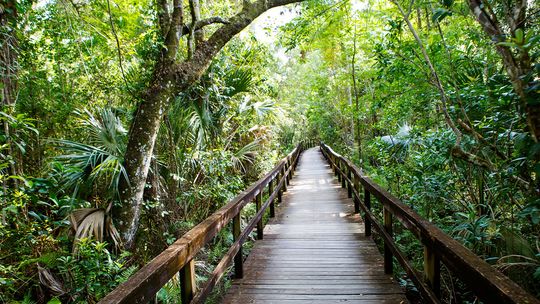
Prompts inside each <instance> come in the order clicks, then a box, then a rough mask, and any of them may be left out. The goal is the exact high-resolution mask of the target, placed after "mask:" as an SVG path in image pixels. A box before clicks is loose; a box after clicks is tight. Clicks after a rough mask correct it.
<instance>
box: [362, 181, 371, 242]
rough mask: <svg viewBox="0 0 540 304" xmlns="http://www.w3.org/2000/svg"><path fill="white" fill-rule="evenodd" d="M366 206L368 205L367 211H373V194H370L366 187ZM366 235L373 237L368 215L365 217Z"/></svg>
mask: <svg viewBox="0 0 540 304" xmlns="http://www.w3.org/2000/svg"><path fill="white" fill-rule="evenodd" d="M364 204H365V205H366V209H367V210H369V211H371V193H369V191H368V189H366V188H365V187H364ZM364 233H365V235H366V236H370V235H371V220H370V218H369V216H368V215H367V213H366V214H365V216H364Z"/></svg>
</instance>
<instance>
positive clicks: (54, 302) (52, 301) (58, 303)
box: [47, 298, 62, 304]
mask: <svg viewBox="0 0 540 304" xmlns="http://www.w3.org/2000/svg"><path fill="white" fill-rule="evenodd" d="M47 304H62V301H60V300H59V299H58V298H52V299H50V300H49V302H47Z"/></svg>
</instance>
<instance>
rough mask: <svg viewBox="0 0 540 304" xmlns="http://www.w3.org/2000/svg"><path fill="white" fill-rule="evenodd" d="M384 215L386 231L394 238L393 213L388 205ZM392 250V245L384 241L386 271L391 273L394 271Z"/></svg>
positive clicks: (384, 209)
mask: <svg viewBox="0 0 540 304" xmlns="http://www.w3.org/2000/svg"><path fill="white" fill-rule="evenodd" d="M383 217H384V231H386V233H388V234H389V235H390V237H391V238H394V233H393V228H392V213H390V211H389V210H388V209H386V207H383ZM392 260H393V256H392V251H390V245H389V244H387V242H386V241H385V242H384V273H386V274H391V273H392V272H393V265H392Z"/></svg>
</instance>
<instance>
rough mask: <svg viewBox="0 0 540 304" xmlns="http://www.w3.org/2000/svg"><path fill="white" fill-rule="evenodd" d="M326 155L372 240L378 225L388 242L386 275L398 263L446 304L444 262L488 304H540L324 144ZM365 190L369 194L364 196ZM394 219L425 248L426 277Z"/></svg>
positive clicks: (425, 293) (430, 298)
mask: <svg viewBox="0 0 540 304" xmlns="http://www.w3.org/2000/svg"><path fill="white" fill-rule="evenodd" d="M321 151H322V153H323V155H324V157H325V158H326V159H327V160H328V162H329V163H330V166H331V167H332V169H333V170H334V172H335V174H336V175H337V177H338V180H339V181H340V182H341V185H342V187H343V188H347V190H348V195H349V197H352V198H353V201H354V209H355V212H356V213H358V212H359V211H360V209H362V211H363V214H364V225H365V227H364V228H365V234H366V236H369V235H371V228H372V226H373V228H375V230H376V231H377V233H378V234H379V235H380V236H381V238H382V239H383V241H384V270H385V272H386V273H388V274H390V273H392V271H393V264H392V263H393V259H394V258H395V259H396V260H397V261H398V262H399V263H400V264H401V266H402V267H403V269H404V270H405V271H406V272H407V275H408V277H409V278H410V279H411V280H412V282H413V283H414V284H415V286H416V287H417V288H418V290H419V291H420V292H421V294H422V297H423V298H424V299H425V300H426V301H427V302H428V303H439V302H440V301H439V298H440V287H441V285H440V284H441V283H440V282H441V279H440V273H441V272H440V269H441V262H442V263H444V265H445V266H446V268H447V269H448V270H450V271H451V272H452V273H453V274H454V275H456V276H457V277H458V278H459V279H460V280H461V281H462V282H464V283H465V284H466V285H467V286H468V288H470V289H471V290H472V291H473V292H475V294H476V295H477V296H478V297H480V298H481V299H482V300H483V301H485V302H486V303H521V304H522V303H540V301H538V299H536V298H535V297H533V296H532V295H530V294H529V293H527V292H526V291H525V290H523V289H522V288H521V287H519V286H518V285H517V284H516V283H514V282H513V281H512V280H510V279H509V278H508V277H506V276H505V275H504V274H502V273H501V272H499V271H497V270H496V269H494V268H493V267H491V266H490V265H489V264H488V263H486V262H485V261H484V260H482V259H481V258H479V257H478V256H477V255H476V254H474V253H473V252H471V251H470V250H468V249H467V248H465V247H464V246H463V245H461V244H460V243H459V242H457V241H456V240H454V239H453V238H452V237H450V236H449V235H447V234H445V233H444V232H443V231H442V230H440V229H439V228H438V227H436V226H435V225H433V224H432V223H431V222H429V221H428V220H426V219H424V218H422V217H420V216H419V215H418V214H417V213H416V212H415V211H413V210H412V209H411V208H410V207H409V206H407V205H405V204H404V203H402V202H401V201H400V200H399V199H397V198H395V197H394V196H392V195H391V194H390V193H388V192H387V191H385V190H384V189H382V188H381V187H380V186H379V185H377V184H376V183H374V182H373V181H372V180H371V179H369V178H368V177H367V176H365V175H364V174H363V173H362V170H360V169H359V168H358V167H357V166H355V165H354V164H353V163H352V162H351V161H349V160H348V159H346V158H344V157H343V156H341V155H339V154H337V153H336V152H334V151H333V150H332V149H331V148H330V147H328V146H327V145H325V144H323V143H321ZM361 188H363V192H364V195H363V197H362V196H361V193H362V190H361ZM372 197H375V198H376V199H377V200H378V201H379V202H380V204H382V208H383V216H382V218H383V221H382V223H381V222H380V221H379V220H378V219H377V217H375V215H374V213H373V211H372ZM393 218H396V219H397V220H398V221H399V222H400V223H401V224H402V225H403V226H404V227H405V229H407V230H409V231H410V232H412V234H413V235H414V236H415V237H416V238H417V239H418V240H419V241H420V242H421V243H422V245H423V247H424V271H423V274H420V273H418V272H417V271H416V270H415V269H414V268H413V266H412V265H411V264H410V262H409V261H408V260H407V259H406V257H405V255H404V254H403V252H401V250H400V249H399V248H398V246H397V245H396V242H395V241H394V236H393V226H394V224H395V223H394V221H393Z"/></svg>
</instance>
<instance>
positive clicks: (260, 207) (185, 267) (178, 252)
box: [99, 140, 315, 304]
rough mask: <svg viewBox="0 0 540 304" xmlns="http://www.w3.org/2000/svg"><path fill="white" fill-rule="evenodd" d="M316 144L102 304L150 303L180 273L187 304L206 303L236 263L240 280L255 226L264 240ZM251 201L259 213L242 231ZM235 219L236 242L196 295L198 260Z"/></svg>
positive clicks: (309, 142) (280, 165)
mask: <svg viewBox="0 0 540 304" xmlns="http://www.w3.org/2000/svg"><path fill="white" fill-rule="evenodd" d="M314 143H315V142H314V141H312V140H305V141H303V142H301V143H300V144H298V145H297V146H296V148H294V149H293V151H292V152H291V153H289V154H288V155H287V156H286V157H284V158H283V159H282V160H281V161H279V162H278V164H277V165H276V166H275V167H274V169H272V170H271V171H270V172H269V173H267V174H266V175H265V176H264V177H262V178H261V179H259V180H258V181H257V182H255V183H253V184H252V185H251V186H249V187H248V188H247V189H246V190H244V191H243V192H242V193H240V194H239V195H237V196H236V197H235V198H234V199H232V200H231V201H230V202H229V203H228V204H227V205H225V206H223V207H222V208H220V209H219V210H218V211H216V212H215V213H213V214H212V215H210V216H209V217H208V218H207V219H205V220H204V221H202V222H201V223H200V224H198V225H197V226H195V227H194V228H193V229H191V230H190V231H188V232H187V233H186V234H184V235H183V236H182V237H181V238H180V239H178V240H177V241H176V242H174V243H173V244H172V245H171V246H169V247H168V248H167V249H166V250H165V251H163V252H162V253H160V254H159V255H158V256H156V257H155V258H154V259H153V260H152V261H150V262H149V263H148V264H146V265H145V266H143V267H142V268H141V269H140V270H139V271H137V272H136V273H135V274H134V275H133V276H132V277H131V278H129V279H128V280H127V281H126V282H124V283H123V284H121V285H119V286H118V287H117V288H116V289H115V290H113V291H112V292H111V293H109V294H108V295H107V296H105V298H103V299H102V300H101V301H99V303H100V304H105V303H115V304H116V303H126V304H127V303H129V304H131V303H148V302H149V301H151V300H153V299H154V297H155V295H156V293H157V292H158V291H159V290H160V289H161V287H163V286H164V285H165V284H166V283H167V282H168V281H169V280H170V279H171V278H173V277H174V276H175V275H176V274H177V273H178V274H179V276H180V285H181V298H182V303H202V302H204V300H205V299H206V297H207V296H208V295H209V294H210V292H211V291H212V288H213V287H214V286H215V285H216V283H217V282H218V281H219V280H220V279H221V277H222V276H223V274H224V273H225V272H226V271H227V268H228V266H229V264H230V263H231V262H232V261H233V259H234V269H235V277H236V278H241V277H242V276H243V256H242V244H243V243H244V242H245V241H246V240H247V238H248V236H249V234H250V233H251V231H252V230H253V229H254V228H255V226H256V227H257V239H262V238H263V228H264V227H263V220H262V219H263V215H264V213H265V212H266V210H267V209H268V207H270V217H273V216H274V215H275V211H274V204H275V203H274V202H275V200H276V198H277V199H278V202H281V196H282V193H283V192H285V191H287V185H288V184H289V181H290V179H291V178H292V174H293V171H294V169H295V168H296V165H297V163H298V158H299V155H300V153H301V152H302V151H303V150H305V149H306V148H309V147H311V146H312V145H314ZM274 181H276V182H274ZM266 187H268V194H269V198H268V199H267V200H266V202H264V204H263V203H262V198H263V192H264V189H265V188H266ZM251 201H255V203H256V207H257V213H256V215H255V216H254V217H253V218H252V219H251V220H250V221H249V223H248V224H247V226H246V227H245V228H244V230H242V229H241V225H240V224H241V212H242V209H243V208H244V206H246V205H247V204H248V203H249V202H251ZM231 220H232V222H233V224H232V232H233V237H234V240H235V242H234V243H233V244H232V245H231V247H230V249H229V251H228V252H227V253H226V254H225V256H224V257H223V258H222V259H221V261H220V262H219V264H218V265H217V266H216V268H215V269H214V271H213V273H212V276H211V277H210V278H209V279H208V280H207V282H206V283H205V285H203V286H202V287H201V288H200V291H199V292H197V288H196V284H195V261H194V258H195V256H196V255H197V254H198V253H199V251H200V250H201V249H202V248H203V247H204V246H205V245H206V244H207V243H208V242H210V241H211V240H212V239H213V238H214V236H216V235H217V234H218V233H219V232H220V231H221V230H223V229H224V228H225V227H226V226H227V224H228V223H229V222H230V221H231Z"/></svg>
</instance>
